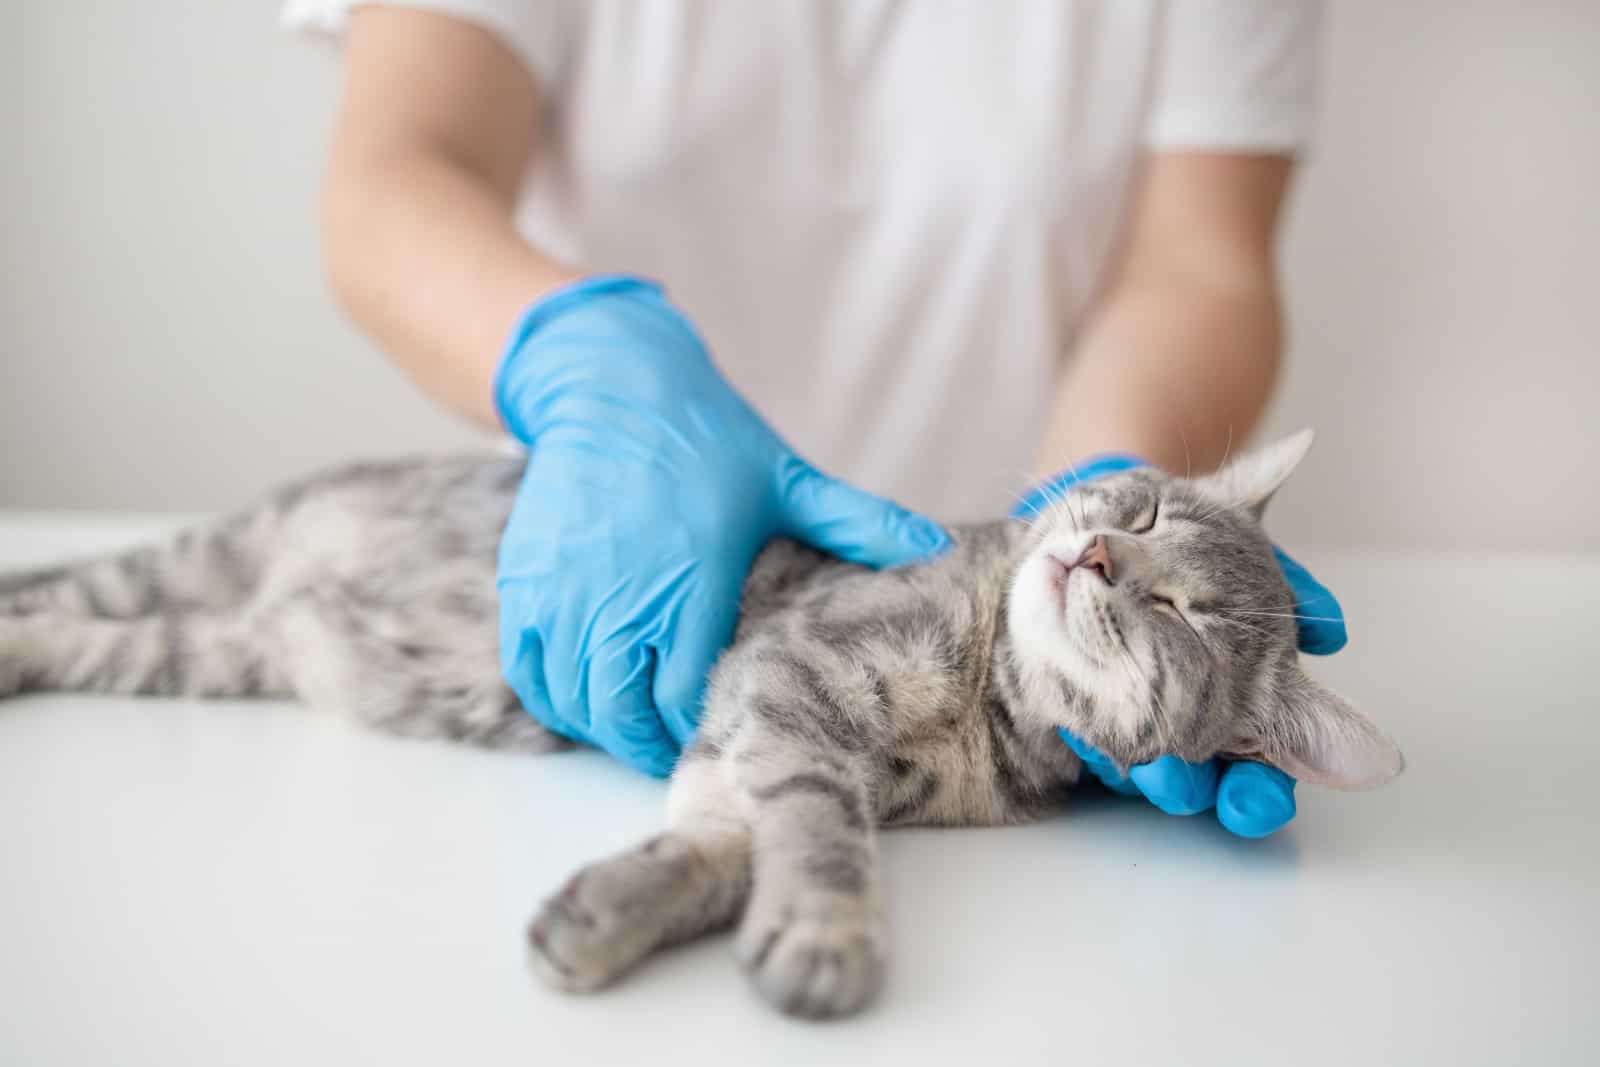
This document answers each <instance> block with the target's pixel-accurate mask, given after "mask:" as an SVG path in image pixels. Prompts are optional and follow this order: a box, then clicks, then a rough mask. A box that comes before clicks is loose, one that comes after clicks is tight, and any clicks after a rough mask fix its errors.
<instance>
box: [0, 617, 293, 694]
mask: <svg viewBox="0 0 1600 1067" xmlns="http://www.w3.org/2000/svg"><path fill="white" fill-rule="evenodd" d="M29 690H83V691H88V692H99V693H128V694H149V695H155V696H179V697H238V696H280V695H287V694H288V682H287V679H286V678H285V676H284V674H283V672H282V671H281V670H279V669H278V668H277V667H276V665H275V664H274V662H273V659H272V657H271V656H270V655H269V654H268V642H267V641H266V640H265V635H264V634H263V633H262V630H261V626H260V623H259V622H258V621H257V620H254V619H252V618H250V617H248V616H245V615H241V614H235V613H226V614H211V613H206V612H171V613H167V614H161V615H146V616H141V617H138V618H132V619H102V618H95V617H92V616H83V615H76V614H55V613H46V614H37V615H20V616H0V696H9V695H11V694H13V693H18V692H25V691H29Z"/></svg>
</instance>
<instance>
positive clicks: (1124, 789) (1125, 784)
mask: <svg viewBox="0 0 1600 1067" xmlns="http://www.w3.org/2000/svg"><path fill="white" fill-rule="evenodd" d="M1056 733H1058V734H1060V735H1061V740H1063V741H1065V742H1066V744H1067V747H1068V748H1070V749H1072V754H1073V755H1075V756H1077V757H1078V759H1080V760H1082V761H1083V767H1084V770H1086V771H1088V772H1089V773H1090V774H1092V775H1094V776H1095V777H1096V778H1098V779H1100V782H1101V784H1102V785H1104V786H1105V787H1106V788H1107V789H1109V790H1111V791H1112V792H1114V793H1120V794H1121V795H1122V796H1125V797H1132V796H1138V795H1139V789H1138V787H1137V786H1135V785H1134V784H1133V783H1132V782H1130V781H1129V780H1128V777H1127V775H1125V774H1123V773H1122V772H1121V771H1120V770H1118V769H1117V765H1116V764H1115V763H1113V762H1112V761H1111V757H1109V756H1107V755H1106V754H1105V753H1104V752H1101V751H1100V750H1099V749H1098V748H1095V747H1094V746H1093V745H1091V744H1089V742H1087V741H1083V740H1080V739H1079V738H1078V737H1077V736H1075V735H1074V734H1071V733H1068V732H1067V731H1066V730H1057V731H1056Z"/></svg>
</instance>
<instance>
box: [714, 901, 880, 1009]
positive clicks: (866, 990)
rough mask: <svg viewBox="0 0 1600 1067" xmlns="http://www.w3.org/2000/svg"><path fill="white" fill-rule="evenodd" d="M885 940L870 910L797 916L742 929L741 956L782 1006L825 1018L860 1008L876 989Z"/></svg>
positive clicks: (764, 991) (762, 987) (755, 978)
mask: <svg viewBox="0 0 1600 1067" xmlns="http://www.w3.org/2000/svg"><path fill="white" fill-rule="evenodd" d="M883 940H884V939H883V931H882V923H880V922H879V921H878V920H877V919H876V918H875V917H872V916H868V915H836V916H805V915H801V916H794V917H791V918H788V919H786V920H784V921H783V922H781V923H778V924H774V925H762V924H753V925H751V926H749V927H748V928H747V929H746V930H743V931H741V932H740V936H739V944H738V952H739V961H740V963H742V964H743V965H744V968H745V970H747V971H748V972H749V973H750V979H751V981H752V982H754V983H755V986H756V988H757V989H758V990H760V992H761V995H762V996H764V997H766V998H767V1000H769V1001H771V1002H772V1003H773V1004H774V1005H775V1006H776V1007H777V1008H778V1009H779V1010H780V1011H782V1012H784V1013H785V1014H787V1015H798V1016H802V1017H804V1018H808V1019H827V1018H833V1017H836V1016H840V1015H849V1014H851V1013H852V1012H855V1011H858V1010H859V1009H861V1008H862V1007H863V1006H865V1005H866V1003H867V1002H868V1001H869V1000H871V999H872V996H873V994H874V993H876V992H877V991H878V987H879V986H880V985H881V984H882V983H883V959H884V952H883Z"/></svg>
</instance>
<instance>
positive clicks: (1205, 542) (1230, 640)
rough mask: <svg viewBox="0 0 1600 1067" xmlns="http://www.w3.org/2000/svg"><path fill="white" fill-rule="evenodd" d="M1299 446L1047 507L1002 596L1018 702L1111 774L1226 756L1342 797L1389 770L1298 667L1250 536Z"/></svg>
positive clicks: (1266, 557)
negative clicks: (1339, 791)
mask: <svg viewBox="0 0 1600 1067" xmlns="http://www.w3.org/2000/svg"><path fill="white" fill-rule="evenodd" d="M1310 447H1311V432H1310V431H1309V430H1306V431H1302V432H1301V433H1298V434H1295V435H1294V436H1292V437H1288V438H1285V439H1284V440H1282V441H1278V442H1277V443H1275V444H1271V445H1268V446H1266V447H1265V448H1262V449H1260V450H1258V451H1255V452H1252V453H1250V454H1248V455H1245V456H1242V457H1240V458H1239V459H1237V460H1235V461H1234V462H1233V463H1231V464H1229V465H1227V466H1226V467H1224V468H1223V469H1222V470H1220V471H1218V472H1217V473H1216V474H1212V475H1208V476H1205V477H1198V478H1192V479H1186V478H1177V477H1173V476H1171V475H1168V474H1163V473H1161V472H1159V471H1156V470H1152V469H1148V468H1145V469H1138V470H1132V471H1127V472H1125V473H1121V474H1117V475H1113V476H1110V477H1106V478H1102V479H1099V480H1096V481H1093V482H1089V483H1087V484H1084V485H1082V486H1080V487H1078V488H1077V489H1074V490H1073V491H1072V492H1071V495H1070V496H1068V497H1066V498H1064V499H1062V500H1059V501H1057V502H1056V503H1055V504H1054V505H1053V506H1052V507H1051V508H1050V509H1049V510H1048V511H1047V512H1046V513H1045V514H1044V515H1042V516H1041V517H1040V518H1039V519H1038V521H1037V522H1036V523H1035V524H1034V528H1033V533H1032V539H1031V541H1030V542H1029V547H1028V551H1027V553H1026V555H1025V557H1024V560H1023V562H1022V564H1021V566H1020V567H1019V568H1018V570H1017V572H1016V574H1015V576H1014V577H1013V579H1012V585H1011V591H1010V596H1009V599H1008V607H1007V627H1008V630H1009V632H1010V634H1011V639H1012V647H1013V649H1014V650H1015V655H1016V656H1017V659H1018V663H1019V666H1020V668H1021V675H1022V679H1023V681H1024V684H1025V685H1026V687H1027V688H1028V689H1029V690H1031V691H1032V693H1033V694H1034V697H1035V699H1032V700H1030V701H1029V703H1030V704H1031V705H1032V706H1034V707H1041V708H1043V707H1050V708H1052V711H1053V712H1054V708H1059V709H1060V710H1059V718H1060V720H1061V721H1060V722H1057V723H1055V725H1059V726H1065V727H1067V728H1068V729H1070V730H1071V731H1072V732H1073V733H1075V734H1077V735H1078V736H1079V737H1081V738H1082V739H1083V740H1085V741H1088V742H1089V743H1090V744H1092V745H1094V746H1095V747H1097V748H1099V749H1100V750H1101V751H1103V752H1105V753H1106V754H1107V755H1108V756H1110V757H1111V758H1112V759H1113V760H1115V761H1116V762H1117V763H1119V764H1121V765H1123V766H1124V767H1127V766H1128V765H1131V764H1134V763H1143V762H1147V761H1149V760H1152V759H1154V758H1156V757H1157V756H1160V755H1163V754H1166V753H1173V754H1176V755H1178V756H1181V757H1183V758H1184V759H1188V760H1194V761H1199V760H1204V759H1209V758H1211V757H1212V756H1217V755H1232V756H1238V757H1248V758H1252V759H1257V760H1261V761H1262V762H1265V763H1268V764H1272V765H1273V766H1276V767H1279V768H1281V769H1283V770H1285V771H1287V772H1288V773H1290V774H1292V775H1294V776H1295V777H1296V778H1300V779H1303V780H1306V781H1311V782H1316V783H1319V784H1323V785H1329V786H1334V787H1336V788H1343V789H1364V788H1371V787H1374V786H1377V785H1381V784H1383V783H1384V782H1386V781H1388V780H1389V779H1391V778H1393V777H1394V776H1395V775H1396V774H1398V773H1400V770H1401V768H1402V767H1403V765H1404V761H1403V759H1402V757H1401V754H1400V750H1399V748H1398V747H1397V746H1396V745H1395V743H1394V742H1393V741H1392V740H1390V739H1389V737H1388V736H1387V735H1386V734H1384V732H1383V731H1382V730H1380V729H1378V727H1377V726H1375V725H1374V724H1373V723H1372V722H1371V721H1370V720H1368V719H1367V718H1366V717H1365V716H1364V715H1362V714H1361V713H1360V712H1359V711H1357V710H1356V709H1355V708H1354V707H1352V706H1351V705H1350V704H1349V703H1348V702H1347V701H1345V700H1344V699H1343V698H1342V697H1339V696H1338V695H1336V694H1334V693H1332V692H1330V691H1329V690H1328V689H1327V688H1325V687H1324V686H1323V685H1321V684H1320V683H1319V682H1317V681H1316V680H1315V679H1313V678H1312V677H1311V676H1310V675H1308V674H1307V673H1306V672H1305V671H1304V670H1302V669H1301V667H1300V663H1299V657H1298V654H1297V652H1296V648H1295V620H1294V616H1293V613H1294V598H1293V596H1292V595H1291V593H1290V591H1289V586H1288V583H1287V582H1286V581H1285V580H1284V578H1283V574H1282V572H1281V571H1280V570H1279V567H1278V564H1277V562H1276V560H1275V559H1274V557H1273V554H1272V546H1271V544H1270V543H1269V542H1268V540H1267V537H1266V535H1265V534H1264V533H1263V532H1262V529H1261V514H1262V511H1263V510H1264V509H1265V507H1266V504H1267V501H1268V500H1269V499H1270V498H1271V497H1272V494H1273V493H1274V492H1276V491H1277V489H1278V487H1279V486H1281V485H1282V484H1283V483H1284V481H1285V480H1287V479H1288V477H1289V475H1290V474H1291V473H1292V472H1293V471H1294V469H1295V467H1296V466H1297V465H1298V464H1299V462H1300V460H1301V459H1302V458H1303V457H1304V456H1305V454H1306V451H1307V449H1309V448H1310Z"/></svg>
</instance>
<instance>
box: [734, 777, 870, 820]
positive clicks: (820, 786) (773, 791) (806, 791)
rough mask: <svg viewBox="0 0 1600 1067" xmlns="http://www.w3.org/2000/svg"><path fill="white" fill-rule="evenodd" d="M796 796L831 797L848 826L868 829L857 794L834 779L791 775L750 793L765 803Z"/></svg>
mask: <svg viewBox="0 0 1600 1067" xmlns="http://www.w3.org/2000/svg"><path fill="white" fill-rule="evenodd" d="M796 794H802V795H809V796H823V797H831V798H832V799H833V800H835V801H837V802H838V804H839V807H840V809H842V811H843V812H844V821H845V825H846V826H849V827H850V828H851V829H852V830H865V829H866V828H867V820H866V817H865V816H864V815H863V814H862V813H861V804H860V801H859V799H858V798H857V796H856V794H855V792H854V791H853V790H851V789H849V788H847V787H845V786H843V785H841V784H840V783H838V782H836V781H834V780H833V779H832V778H825V777H823V776H822V775H820V774H813V773H811V772H809V771H804V772H801V773H800V774H791V775H790V776H789V777H787V778H783V779H780V780H778V781H776V782H773V783H772V784H771V785H764V786H760V787H758V788H756V789H752V790H751V791H750V795H751V796H752V797H754V798H755V799H757V800H760V801H763V802H766V801H773V800H779V799H781V798H783V797H786V796H793V795H796Z"/></svg>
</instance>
